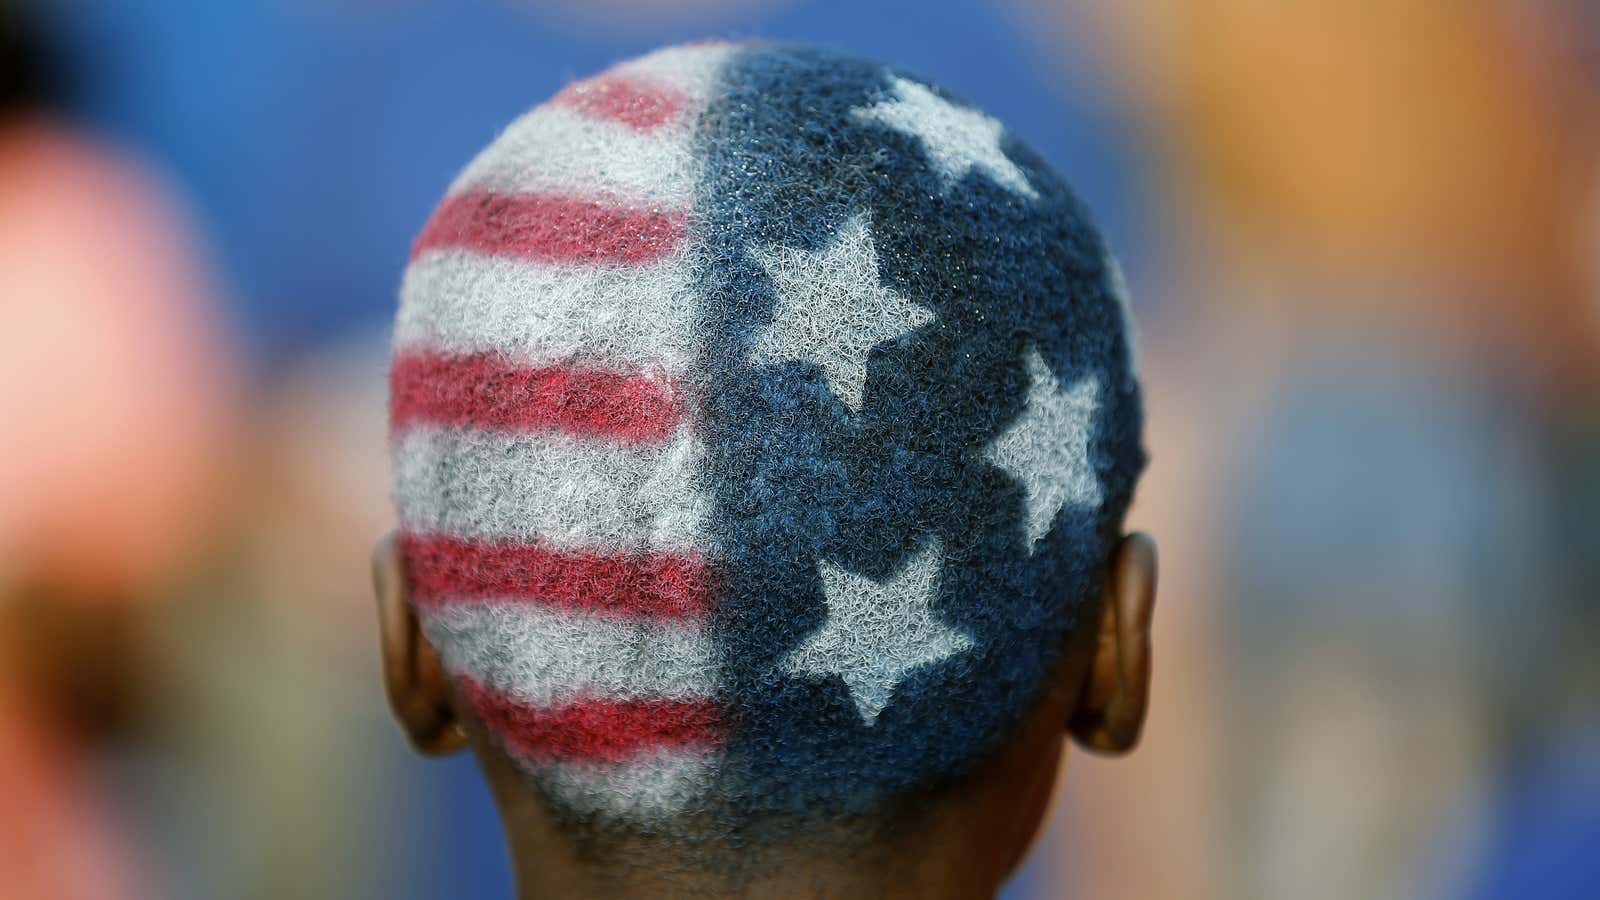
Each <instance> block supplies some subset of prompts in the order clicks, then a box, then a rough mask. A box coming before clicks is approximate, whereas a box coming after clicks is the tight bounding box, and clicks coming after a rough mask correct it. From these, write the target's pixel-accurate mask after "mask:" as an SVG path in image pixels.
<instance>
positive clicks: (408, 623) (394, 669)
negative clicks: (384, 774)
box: [372, 533, 467, 756]
mask: <svg viewBox="0 0 1600 900" xmlns="http://www.w3.org/2000/svg"><path fill="white" fill-rule="evenodd" d="M372 586H373V589H374V590H375V591H376V593H377V595H378V638H379V640H380V642H381V647H382V653H383V686H384V689H385V691H386V692H387V693H388V695H389V708H390V709H391V710H393V711H394V717H395V718H396V719H397V720H399V722H400V727H401V728H403V729H405V732H406V736H407V737H409V738H410V739H411V744H412V746H414V747H416V748H417V750H418V751H419V752H421V753H424V754H427V755H428V756H443V755H445V754H448V753H454V752H455V751H457V750H460V749H461V748H462V747H464V746H466V743H467V737H466V733H465V732H463V731H462V730H461V724H460V722H459V720H458V719H457V718H456V713H455V708H454V707H453V706H452V705H451V698H450V684H449V681H448V680H447V679H446V678H445V674H444V667H443V666H441V665H440V664H439V654H438V651H436V650H434V649H433V645H432V644H430V643H428V638H427V636H426V635H424V634H423V633H422V626H421V624H420V623H419V622H418V621H417V614H416V612H415V611H414V610H412V608H411V602H410V597H409V596H408V595H407V592H406V580H405V574H404V570H403V568H402V563H401V559H400V548H399V542H398V541H397V540H396V538H395V535H394V534H393V533H390V534H388V535H385V536H384V537H383V538H382V539H380V540H379V541H378V545H377V546H376V547H374V548H373V550H372Z"/></svg>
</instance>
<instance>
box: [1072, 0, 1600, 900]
mask: <svg viewBox="0 0 1600 900" xmlns="http://www.w3.org/2000/svg"><path fill="white" fill-rule="evenodd" d="M1040 16H1041V20H1042V21H1045V22H1053V23H1055V24H1056V25H1057V26H1058V27H1060V28H1061V29H1062V30H1061V31H1060V32H1058V33H1059V34H1062V35H1063V36H1064V37H1066V38H1067V39H1069V40H1073V41H1074V42H1075V43H1076V44H1077V46H1079V47H1082V48H1083V49H1084V50H1085V51H1086V52H1088V53H1090V54H1093V57H1094V58H1096V59H1098V60H1099V67H1098V71H1099V72H1100V73H1101V77H1105V78H1108V79H1109V80H1110V81H1111V82H1112V83H1113V84H1116V85H1117V86H1118V87H1119V89H1120V91H1121V92H1122V96H1124V97H1125V98H1126V99H1127V100H1128V101H1129V108H1131V109H1133V110H1136V111H1137V112H1138V115H1139V127H1140V128H1141V129H1142V130H1143V132H1144V133H1145V135H1146V145H1147V148H1148V153H1149V155H1150V157H1151V159H1152V162H1153V163H1154V167H1153V168H1154V171H1155V172H1156V173H1158V175H1157V177H1158V178H1159V179H1160V181H1161V184H1162V188H1163V189H1162V190H1161V191H1160V192H1159V194H1158V195H1157V196H1159V197H1161V198H1162V200H1163V206H1162V207H1161V211H1160V214H1159V217H1160V218H1161V219H1163V220H1165V221H1166V222H1168V223H1169V226H1168V228H1169V231H1168V233H1167V235H1166V237H1167V240H1169V241H1170V242H1171V245H1172V248H1173V249H1172V253H1171V254H1170V257H1171V262H1170V263H1168V265H1167V270H1166V271H1165V272H1162V273H1158V274H1156V275H1155V276H1153V277H1157V278H1159V279H1160V281H1161V282H1162V283H1165V284H1169V285H1171V286H1172V287H1170V288H1168V289H1167V290H1161V289H1159V288H1157V289H1154V290H1149V291H1148V292H1150V293H1155V294H1167V293H1170V294H1172V295H1173V296H1175V297H1178V296H1181V297H1182V298H1183V301H1182V302H1181V303H1176V304H1174V305H1173V306H1172V307H1170V308H1168V309H1167V310H1165V311H1166V312H1168V313H1170V315H1169V316H1168V317H1167V318H1166V319H1165V320H1162V319H1156V320H1154V321H1151V322H1149V323H1148V328H1147V331H1146V333H1147V335H1148V337H1149V340H1148V342H1147V358H1148V359H1151V360H1152V362H1151V364H1150V366H1149V371H1150V375H1149V380H1150V383H1151V386H1152V387H1151V394H1152V397H1153V398H1154V399H1153V401H1152V422H1153V426H1152V430H1153V433H1154V434H1156V435H1158V436H1159V437H1157V438H1156V440H1159V442H1160V446H1162V447H1163V448H1167V449H1168V453H1167V458H1166V459H1160V458H1158V459H1157V460H1156V463H1155V465H1153V466H1152V471H1151V484H1152V485H1162V484H1163V477H1164V476H1165V477H1166V478H1168V479H1171V478H1172V477H1174V476H1173V473H1174V472H1180V473H1186V474H1187V475H1190V476H1194V475H1198V476H1199V477H1200V479H1201V484H1203V485H1204V486H1203V487H1197V488H1194V489H1193V490H1192V491H1191V492H1190V496H1191V502H1189V503H1187V504H1183V505H1182V508H1179V509H1170V510H1164V511H1152V512H1156V513H1157V514H1162V513H1165V514H1168V515H1175V516H1179V517H1183V518H1185V519H1186V520H1187V521H1186V522H1185V523H1183V524H1175V523H1174V522H1172V521H1170V520H1167V519H1160V520H1157V521H1155V522H1154V523H1153V524H1151V520H1150V519H1145V518H1141V516H1140V514H1139V512H1138V511H1136V512H1135V514H1134V516H1133V517H1132V518H1133V521H1134V522H1135V523H1138V524H1140V525H1144V526H1146V527H1155V528H1159V529H1160V530H1162V531H1175V532H1177V533H1182V534H1186V535H1193V536H1197V537H1199V538H1200V539H1202V540H1204V541H1205V542H1206V544H1205V546H1203V547H1201V548H1198V550H1197V553H1198V560H1197V561H1196V562H1195V564H1194V565H1193V566H1192V567H1189V566H1186V565H1185V558H1184V557H1182V556H1177V555H1173V556H1171V557H1170V558H1169V559H1168V560H1167V567H1166V568H1167V578H1168V584H1169V586H1171V587H1173V589H1175V590H1178V591H1181V592H1183V593H1184V595H1185V596H1186V597H1191V596H1195V595H1198V598H1199V599H1198V600H1197V602H1198V603H1199V604H1200V605H1201V606H1202V607H1204V608H1207V609H1209V610H1210V615H1211V616H1212V617H1214V621H1215V623H1216V626H1215V627H1213V628H1206V627H1201V628H1197V629H1193V630H1190V631H1186V632H1185V633H1184V634H1183V635H1169V636H1166V637H1164V638H1163V643H1164V647H1165V648H1166V649H1167V651H1168V652H1167V656H1166V660H1167V662H1168V667H1167V668H1166V669H1165V671H1164V674H1163V677H1162V678H1160V679H1158V681H1157V685H1156V689H1155V703H1156V710H1157V713H1156V716H1155V717H1154V719H1153V720H1152V722H1151V724H1150V728H1151V737H1152V740H1151V747H1152V752H1151V753H1148V754H1146V755H1145V756H1144V758H1143V759H1141V760H1136V761H1135V762H1134V763H1133V764H1132V765H1131V766H1129V767H1128V769H1126V770H1124V771H1122V772H1119V773H1117V774H1116V775H1107V776H1106V777H1105V778H1103V779H1102V778H1100V777H1099V776H1098V774H1097V775H1095V776H1093V777H1094V779H1095V782H1096V783H1095V785H1094V786H1093V787H1092V788H1089V790H1092V791H1095V792H1100V793H1101V798H1102V799H1101V804H1102V805H1098V806H1097V805H1096V804H1095V803H1093V802H1086V803H1085V804H1084V805H1083V806H1082V807H1080V809H1081V810H1082V813H1083V815H1084V818H1085V821H1093V822H1095V823H1096V825H1097V827H1098V826H1103V823H1104V821H1105V818H1106V817H1113V818H1118V819H1120V820H1121V821H1122V822H1123V825H1122V828H1121V829H1120V831H1119V833H1120V834H1121V838H1120V840H1119V839H1108V840H1107V841H1106V843H1107V845H1108V847H1107V852H1106V853H1105V854H1103V855H1101V856H1098V857H1096V856H1092V855H1087V856H1085V857H1084V858H1082V859H1081V862H1082V864H1083V869H1082V870H1081V871H1082V875H1083V884H1084V886H1085V887H1086V889H1087V893H1089V894H1091V895H1100V894H1102V893H1109V892H1113V891H1118V890H1122V891H1129V890H1131V893H1125V894H1121V895H1125V896H1149V897H1168V896H1190V897H1193V896H1213V897H1279V896H1290V895H1292V896H1297V897H1316V896H1328V897H1348V896H1363V897H1416V896H1424V897H1425V896H1459V895H1460V894H1461V893H1463V892H1466V891H1469V890H1473V888H1471V887H1470V886H1471V885H1472V884H1474V882H1475V880H1478V879H1481V878H1482V877H1485V876H1483V875H1482V874H1481V873H1480V871H1479V870H1480V869H1481V868H1483V867H1484V866H1485V862H1484V861H1485V860H1488V859H1492V858H1494V856H1495V855H1496V851H1494V850H1493V849H1492V848H1493V846H1494V843H1495V841H1496V840H1501V839H1503V838H1496V837H1495V835H1497V834H1499V835H1505V834H1507V833H1508V832H1507V830H1506V828H1505V826H1504V825H1503V824H1501V823H1499V822H1498V821H1497V818H1496V817H1497V815H1498V813H1497V810H1498V809H1499V808H1501V807H1502V806H1503V805H1504V804H1503V803H1502V802H1501V800H1500V799H1499V797H1500V796H1501V795H1502V794H1503V793H1505V792H1506V791H1507V790H1513V792H1515V791H1514V788H1513V787H1508V786H1514V785H1515V784H1516V783H1517V782H1518V781H1520V780H1521V779H1522V777H1523V776H1522V773H1523V772H1524V771H1525V770H1526V768H1527V767H1528V766H1529V765H1530V764H1531V763H1533V761H1535V760H1537V759H1539V758H1541V757H1545V756H1547V755H1550V753H1551V752H1552V751H1555V755H1556V756H1558V757H1559V758H1561V759H1562V760H1564V764H1563V768H1564V771H1567V772H1569V773H1571V772H1573V771H1577V770H1582V769H1584V768H1587V770H1588V771H1590V772H1593V771H1595V770H1596V767H1597V764H1600V759H1597V758H1596V757H1595V756H1594V752H1593V742H1592V741H1591V740H1588V739H1586V738H1584V737H1583V735H1585V734H1592V730H1593V728H1594V724H1595V721H1594V720H1595V715H1594V712H1593V704H1592V702H1588V703H1586V702H1585V701H1583V700H1581V699H1580V698H1582V697H1584V696H1589V697H1591V698H1592V696H1593V691H1594V684H1595V679H1594V666H1593V664H1592V662H1591V660H1592V659H1593V658H1594V656H1595V653H1594V650H1595V647H1596V639H1597V635H1596V632H1595V628H1594V613H1593V609H1594V606H1595V605H1594V603H1593V600H1594V597H1595V596H1596V593H1595V587H1594V584H1595V582H1594V577H1593V572H1594V569H1595V563H1594V560H1595V559H1596V555H1595V553H1594V544H1593V541H1594V539H1595V538H1594V535H1595V534H1596V529H1595V528H1594V522H1595V521H1597V519H1600V504H1597V499H1596V495H1595V492H1594V490H1593V488H1592V485H1593V481H1594V476H1593V472H1594V460H1595V459H1596V458H1597V453H1596V449H1595V447H1596V445H1595V441H1594V425H1593V423H1594V422H1595V420H1596V406H1597V401H1596V397H1597V396H1600V395H1597V391H1596V388H1597V386H1600V349H1597V348H1600V330H1597V329H1596V328H1595V319H1594V317H1593V315H1592V309H1593V306H1594V281H1593V278H1592V272H1593V271H1594V256H1595V254H1594V251H1593V244H1592V243H1591V242H1590V240H1589V239H1588V237H1587V235H1588V233H1589V232H1588V231H1587V226H1585V224H1584V222H1585V221H1586V216H1587V215H1588V212H1587V207H1588V204H1589V203H1590V199H1589V198H1591V197H1592V196H1593V192H1594V188H1593V185H1594V182H1595V178H1596V161H1597V157H1596V148H1597V144H1596V141H1595V136H1596V130H1595V124H1596V120H1595V111H1596V108H1597V107H1596V100H1597V97H1596V94H1595V92H1594V87H1593V85H1594V83H1595V82H1594V80H1593V74H1594V69H1593V60H1594V53H1593V51H1594V43H1593V35H1594V34H1595V31H1594V29H1593V24H1594V22H1593V18H1592V16H1593V13H1592V10H1590V9H1589V7H1588V6H1587V5H1586V4H1581V3H1568V2H1548V3H1533V4H1517V3H1504V4H1496V3H1486V4H1467V5H1462V4H1446V3H1401V4H1394V3H1386V2H1354V3H1350V2H1310V3H1297V4H1262V3H1254V2H1248V0H1239V2H1233V0H1225V2H1220V3H1218V2H1205V3H1200V2H1192V3H1191V2H1183V0H1178V2H1133V3H1124V4H1118V5H1116V6H1115V7H1109V6H1097V7H1089V6H1087V5H1067V6H1053V7H1050V8H1049V9H1042V10H1041V11H1040ZM1107 50H1110V51H1111V52H1106V51H1107ZM1136 274H1137V273H1136ZM1180 285H1181V286H1182V287H1181V288H1180V287H1179V286H1180ZM1221 346H1227V347H1228V348H1229V350H1228V353H1227V354H1218V353H1216V352H1214V351H1215V348H1217V347H1221ZM1163 398H1165V399H1168V400H1170V401H1173V402H1174V404H1175V405H1176V404H1182V405H1183V407H1184V408H1183V410H1182V412H1181V413H1178V414H1177V415H1176V416H1174V417H1172V418H1168V419H1167V422H1166V427H1168V428H1189V429H1191V431H1190V432H1189V433H1188V434H1185V435H1174V434H1172V433H1170V432H1169V433H1167V434H1164V435H1163V434H1162V431H1161V429H1162V427H1163V426H1162V424H1161V423H1162V421H1163V412H1164V410H1163V407H1162V405H1161V401H1162V399H1163ZM1167 411H1171V407H1168V408H1167ZM1174 457H1177V458H1176V459H1174ZM1167 486H1168V487H1170V482H1169V483H1168V484H1167ZM1153 492H1154V491H1153ZM1157 493H1161V494H1165V493H1166V491H1159V492H1157ZM1219 516H1220V518H1221V521H1222V522H1223V523H1225V527H1223V528H1215V527H1212V528H1206V527H1203V524H1204V523H1215V522H1217V521H1218V518H1219ZM1179 585H1182V587H1179ZM1191 590H1192V591H1194V592H1195V593H1194V594H1191V593H1190V592H1191ZM1196 637H1198V638H1199V639H1200V640H1202V641H1205V640H1209V641H1210V643H1209V644H1208V645H1206V646H1203V647H1200V648H1198V650H1199V652H1197V653H1194V654H1187V653H1185V652H1184V645H1185V643H1186V642H1187V641H1189V640H1191V639H1195V638H1196ZM1185 665H1187V666H1188V668H1187V669H1186V670H1184V671H1177V668H1178V667H1180V666H1185ZM1194 682H1200V683H1203V684H1206V685H1209V687H1206V688H1201V689H1196V688H1194V687H1193V686H1192V683H1194ZM1179 685H1182V687H1179ZM1179 690H1182V691H1183V692H1184V693H1185V694H1186V695H1187V696H1190V697H1199V698H1202V699H1204V700H1206V701H1208V704H1207V706H1205V707H1204V708H1203V710H1201V711H1196V712H1194V713H1193V714H1190V715H1185V713H1184V712H1183V709H1184V707H1183V705H1182V704H1180V703H1175V702H1174V700H1173V698H1172V697H1171V696H1170V694H1164V692H1167V691H1179ZM1207 719H1210V720H1213V721H1216V722H1220V725H1219V726H1216V727H1212V726H1210V725H1209V724H1208V722H1207V721H1205V720H1207ZM1169 729H1170V730H1169ZM1178 730H1181V731H1182V732H1183V733H1184V734H1186V735H1188V736H1189V737H1191V738H1193V739H1196V740H1197V741H1199V742H1201V743H1202V744H1203V746H1200V747H1198V748H1196V749H1194V750H1192V751H1191V750H1190V749H1188V748H1186V749H1185V751H1184V757H1185V758H1184V759H1180V758H1179V756H1178V755H1177V754H1173V755H1166V754H1165V753H1164V752H1163V751H1164V749H1165V748H1170V747H1172V746H1174V745H1177V744H1181V743H1182V742H1181V741H1175V740H1172V739H1171V738H1166V739H1163V736H1165V735H1168V734H1170V733H1171V732H1172V731H1178ZM1185 760H1187V761H1188V762H1190V763H1195V762H1196V761H1199V764H1197V765H1187V766H1186V765H1185V764H1184V763H1185ZM1207 761H1209V762H1207ZM1579 761H1582V764H1581V765H1579ZM1141 767H1146V771H1138V770H1139V769H1140V768H1141ZM1156 770H1160V771H1161V772H1163V773H1165V780H1166V781H1167V782H1169V785H1168V787H1169V789H1168V790H1167V791H1165V792H1156V791H1153V790H1150V789H1148V788H1147V787H1146V786H1145V785H1148V784H1149V783H1150V782H1149V781H1148V780H1147V779H1150V778H1153V777H1160V776H1157V775H1156ZM1118 778H1122V779H1126V781H1125V782H1124V783H1121V784H1119V783H1117V779H1118ZM1174 779H1176V780H1179V781H1186V782H1188V785H1187V787H1179V788H1178V789H1171V785H1170V782H1171V781H1173V780H1174ZM1577 783H1583V782H1582V779H1579V781H1578V782H1577ZM1544 793H1546V794H1548V792H1544ZM1582 796H1585V797H1588V798H1590V799H1588V800H1585V801H1574V802H1575V803H1581V802H1587V803H1590V804H1593V803H1594V799H1593V792H1592V791H1589V792H1587V793H1583V794H1582ZM1175 801H1176V803H1177V806H1176V807H1174V802H1175ZM1513 806H1514V807H1518V808H1521V809H1523V810H1524V811H1526V807H1527V804H1513ZM1141 810H1142V812H1141ZM1589 810H1590V812H1589V813H1587V814H1583V815H1578V814H1575V811H1574V810H1573V809H1571V808H1569V809H1568V810H1567V811H1566V812H1565V813H1564V815H1566V817H1567V820H1568V821H1582V820H1583V819H1584V815H1592V814H1593V810H1594V807H1593V806H1590V807H1589ZM1175 817H1176V818H1178V819H1180V820H1182V821H1185V822H1186V823H1187V824H1188V826H1189V827H1186V828H1185V829H1183V830H1181V831H1179V832H1177V833H1173V832H1170V831H1159V830H1156V829H1152V828H1151V827H1150V824H1149V823H1152V822H1156V821H1172V820H1173V819H1174V818H1175ZM1195 826H1201V827H1195ZM1205 826H1220V827H1205ZM1108 830H1109V829H1104V828H1103V827H1102V828H1100V831H1099V833H1101V834H1105V833H1106V832H1107V831H1108ZM1569 837H1570V832H1569ZM1565 846H1567V847H1568V848H1569V850H1570V849H1571V848H1572V847H1575V846H1578V843H1576V842H1574V843H1569V844H1567V845H1565ZM1592 849H1593V848H1591V852H1592ZM1152 856H1153V857H1155V858H1156V859H1157V860H1158V861H1157V862H1156V863H1154V864H1152V865H1141V866H1140V867H1139V868H1138V869H1137V870H1136V871H1137V872H1138V874H1136V875H1135V876H1134V879H1135V882H1136V883H1135V884H1133V885H1131V886H1130V885H1129V884H1128V883H1127V881H1126V880H1125V879H1126V877H1127V872H1128V871H1129V868H1130V867H1129V866H1128V865H1127V861H1128V860H1131V859H1138V860H1140V861H1141V862H1143V861H1145V860H1148V859H1150V858H1151V857H1152ZM1544 858H1545V859H1546V860H1547V861H1553V860H1554V858H1555V857H1554V856H1550V857H1544ZM1566 859H1567V865H1568V866H1569V867H1571V866H1572V865H1574V864H1575V863H1577V862H1578V860H1579V857H1577V856H1574V855H1572V854H1571V853H1570V852H1569V853H1568V855H1567V857H1566ZM1117 860H1122V861H1123V864H1122V865H1120V866H1119V865H1118V864H1117V863H1116V862H1115V861H1117ZM1217 860H1220V861H1221V862H1220V864H1218V863H1217V862H1215V861H1217ZM1562 883H1563V882H1561V881H1560V880H1559V879H1546V880H1545V881H1543V882H1541V884H1543V885H1544V886H1546V887H1549V888H1551V889H1552V893H1551V894H1549V896H1564V895H1565V894H1563V893H1562V889H1561V888H1559V887H1556V885H1559V884H1562ZM1566 883H1567V884H1570V882H1566ZM1119 885H1120V887H1118V886H1119ZM1533 889H1534V887H1533V885H1529V886H1528V890H1533ZM1517 895H1518V896H1533V894H1531V893H1524V892H1522V891H1519V892H1518V894H1517Z"/></svg>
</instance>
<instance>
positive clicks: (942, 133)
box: [851, 77, 1039, 200]
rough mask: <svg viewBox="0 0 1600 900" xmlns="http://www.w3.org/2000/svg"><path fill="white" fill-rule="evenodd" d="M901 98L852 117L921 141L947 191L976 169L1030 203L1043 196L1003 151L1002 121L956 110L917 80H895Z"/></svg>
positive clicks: (853, 112)
mask: <svg viewBox="0 0 1600 900" xmlns="http://www.w3.org/2000/svg"><path fill="white" fill-rule="evenodd" d="M892 80H893V83H894V93H895V96H896V97H897V98H898V99H896V100H894V101H885V102H883V103H878V104H875V105H873V106H862V107H858V108H856V109H854V110H851V115H853V116H855V117H856V118H857V119H862V120H864V121H868V122H881V123H883V124H885V125H887V126H889V127H890V128H893V129H894V130H896V131H901V132H904V133H906V134H909V135H911V136H912V137H915V138H917V139H919V140H921V141H922V150H923V152H924V153H926V154H928V159H929V160H931V161H932V163H933V166H934V168H936V169H938V170H939V174H940V175H941V176H943V178H944V181H945V186H946V187H948V186H950V185H952V184H954V183H956V182H958V181H960V180H961V179H962V178H964V177H966V174H967V172H968V171H969V170H971V169H974V168H977V169H982V170H983V171H984V172H986V173H988V175H989V177H990V178H993V179H994V180H995V183H997V184H999V185H1000V186H1001V187H1004V188H1007V189H1008V190H1012V191H1015V192H1017V193H1019V194H1021V195H1023V196H1024V197H1027V198H1028V199H1030V200H1037V199H1039V192H1038V191H1036V190H1034V189H1033V185H1031V184H1029V183H1028V176H1027V175H1025V174H1023V172H1022V170H1021V169H1019V168H1017V164H1016V163H1014V162H1012V161H1011V160H1010V159H1009V158H1008V157H1007V156H1006V155H1005V152H1004V151H1002V150H1001V149H1000V136H1001V135H1002V134H1004V133H1005V129H1004V128H1003V127H1002V126H1001V125H1000V123H999V122H997V121H995V120H994V119H992V118H990V117H989V116H986V115H984V114H983V113H981V112H978V111H977V110H975V109H965V108H963V107H960V106H956V105H955V104H954V103H951V102H950V101H948V100H945V99H944V98H942V97H940V96H939V95H938V94H935V93H934V92H933V91H930V90H928V89H927V88H925V87H923V86H922V85H920V84H917V83H916V82H915V81H909V80H907V79H905V78H899V77H893V78H892Z"/></svg>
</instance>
